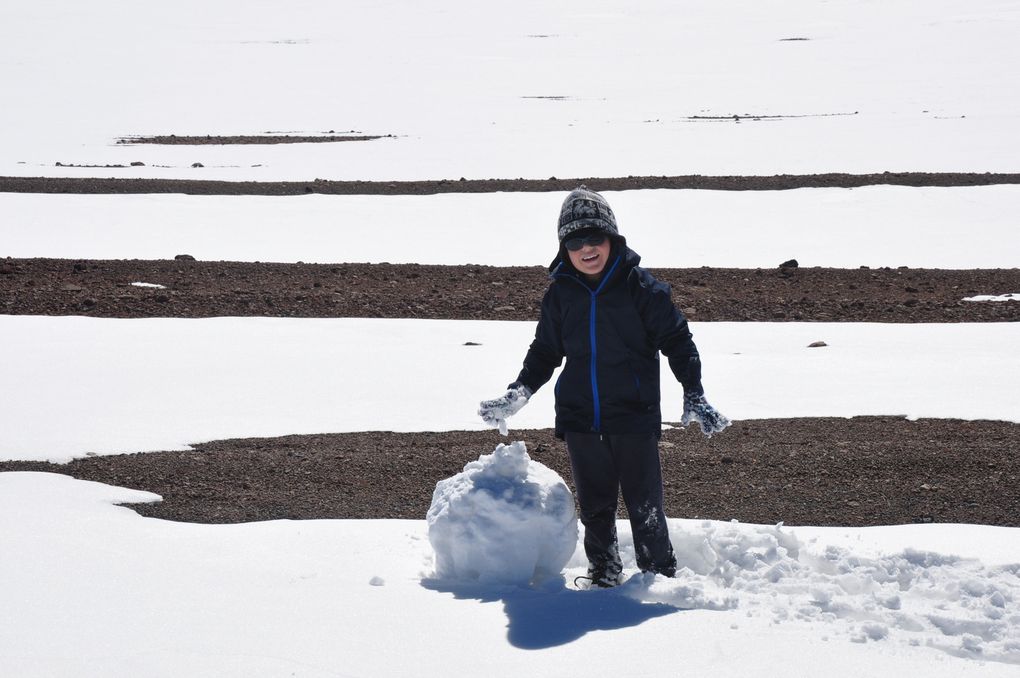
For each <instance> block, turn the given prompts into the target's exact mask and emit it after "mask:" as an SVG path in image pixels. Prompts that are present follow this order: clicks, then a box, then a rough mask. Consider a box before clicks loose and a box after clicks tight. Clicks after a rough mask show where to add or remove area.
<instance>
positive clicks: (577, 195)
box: [556, 184, 620, 243]
mask: <svg viewBox="0 0 1020 678" xmlns="http://www.w3.org/2000/svg"><path fill="white" fill-rule="evenodd" d="M581 230H596V231H605V232H606V233H608V234H609V235H611V236H619V235H620V232H619V231H618V230H617V228H616V215H615V214H613V210H612V209H611V208H610V207H609V203H608V202H606V199H605V198H603V197H602V196H601V195H599V194H598V193H596V192H595V191H593V190H591V189H589V188H588V187H587V186H585V185H583V184H582V185H580V186H578V187H577V188H575V189H574V190H573V191H571V192H570V195H568V196H567V199H566V200H564V201H563V207H561V208H560V223H559V227H558V228H557V231H556V235H557V236H558V237H559V240H560V242H561V243H562V242H563V240H564V239H565V238H566V237H567V236H569V235H570V234H571V233H573V232H575V231H581Z"/></svg>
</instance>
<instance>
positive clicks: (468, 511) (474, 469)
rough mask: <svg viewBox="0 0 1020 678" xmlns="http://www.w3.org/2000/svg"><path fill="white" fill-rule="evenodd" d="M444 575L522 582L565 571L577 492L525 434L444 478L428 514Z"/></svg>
mask: <svg viewBox="0 0 1020 678" xmlns="http://www.w3.org/2000/svg"><path fill="white" fill-rule="evenodd" d="M427 522H428V532H429V541H430V542H431V543H432V548H433V549H434V550H435V558H436V571H435V577H436V578H437V579H442V580H447V581H450V580H452V581H467V582H482V583H486V584H523V585H527V584H528V583H530V582H532V581H542V580H545V579H549V578H551V577H554V576H558V575H559V574H560V572H561V571H562V570H563V567H564V566H565V565H566V564H567V562H568V561H569V560H570V557H571V556H572V555H573V554H574V549H575V547H576V546H577V519H576V517H575V514H574V495H573V494H572V493H571V492H570V489H569V488H567V484H566V483H565V482H564V481H563V478H561V477H560V476H559V474H558V473H556V472H555V471H553V470H552V469H550V468H548V467H547V466H545V465H544V464H542V463H540V462H537V461H534V460H532V459H531V457H529V456H528V451H527V448H526V447H525V445H524V443H523V442H521V441H518V442H515V443H511V444H509V445H503V444H500V445H498V446H497V447H496V449H495V450H493V451H492V453H491V454H483V455H482V456H480V457H479V458H478V460H477V461H472V462H469V463H468V464H467V465H466V466H465V467H464V470H463V471H461V472H460V473H458V474H457V475H455V476H452V477H450V478H447V479H445V480H441V481H440V482H439V483H438V484H437V485H436V490H435V493H434V494H433V495H432V505H431V506H430V507H429V512H428V516H427Z"/></svg>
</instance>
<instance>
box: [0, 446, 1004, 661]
mask: <svg viewBox="0 0 1020 678" xmlns="http://www.w3.org/2000/svg"><path fill="white" fill-rule="evenodd" d="M482 451H488V450H482ZM153 499H155V497H154V495H151V494H147V493H143V492H136V491H132V490H126V489H119V488H114V487H109V486H105V485H99V484H96V483H90V482H85V481H78V480H72V479H70V478H67V477H64V476H59V475H53V474H36V473H5V474H0V516H2V517H0V544H2V545H3V554H4V556H3V558H0V578H2V581H3V582H4V585H3V586H2V587H0V605H2V609H3V611H4V613H3V614H2V615H0V673H2V674H3V675H5V676H19V677H21V676H46V677H47V678H55V677H63V676H67V677H74V678H90V677H96V678H109V677H110V676H125V677H126V676H139V675H145V676H167V677H176V676H184V675H187V676H209V677H212V676H215V677H217V678H224V677H237V678H242V677H243V678H258V677H262V676H264V677H266V678H276V677H278V676H281V675H295V676H304V677H320V676H321V677H323V678H324V677H326V676H407V675H416V676H441V675H483V674H484V675H486V676H508V677H516V676H521V675H542V676H564V677H569V676H577V675H579V674H584V673H588V672H590V671H591V670H593V669H594V668H595V667H597V668H598V671H599V672H601V673H605V675H614V676H634V677H637V676H648V675H663V674H664V673H670V672H674V671H680V672H682V673H684V674H688V675H692V676H720V677H722V676H734V675H740V676H747V677H748V678H758V677H760V678H768V677H771V676H775V675H776V673H777V672H782V673H784V674H787V675H795V676H808V675H825V676H831V677H832V678H857V677H858V676H862V675H863V676H889V677H892V676H915V675H921V674H922V673H923V675H926V676H936V677H939V678H960V677H961V676H981V677H984V678H992V677H998V676H1003V677H1005V676H1015V675H1016V671H1017V667H1016V663H1018V662H1020V624H1018V621H1017V618H1018V616H1020V607H1018V605H1020V578H1018V571H1020V570H1018V567H1020V566H1018V565H1017V564H1016V562H1017V553H1020V530H1015V529H1006V528H994V527H981V526H974V525H921V526H900V527H885V528H866V529H841V528H828V529H819V528H799V527H793V528H787V527H782V528H777V527H774V526H769V527H766V526H755V525H739V524H733V523H718V522H700V521H688V520H671V521H670V531H671V534H672V537H673V541H674V544H675V545H676V547H677V550H678V556H679V558H680V562H681V565H683V566H685V567H687V568H688V569H686V570H683V571H682V575H681V577H679V578H678V579H675V580H665V579H661V578H660V579H657V580H655V581H652V582H646V581H644V580H643V579H642V578H641V577H640V576H638V577H634V578H633V579H631V580H630V581H628V582H627V583H626V584H625V585H624V586H622V587H621V588H619V589H616V590H613V591H606V592H604V591H588V592H585V591H574V590H572V589H571V588H569V587H568V586H565V582H566V583H567V584H569V582H570V581H572V579H573V577H574V576H577V575H579V574H583V572H584V562H583V558H582V556H581V555H580V552H577V553H575V554H574V556H573V557H572V559H571V560H570V562H568V564H567V569H566V570H565V571H564V577H565V580H559V579H552V580H547V581H545V582H544V583H543V584H541V585H539V586H537V587H535V588H528V587H523V586H510V585H502V586H501V585H484V584H469V583H464V582H459V581H453V580H446V581H444V580H437V579H434V578H432V577H431V576H430V574H431V572H432V571H433V567H434V564H433V560H432V549H431V547H430V545H429V540H428V538H427V535H426V528H425V521H424V520H421V521H395V520H390V521H373V520H365V521H354V520H317V521H273V522H266V523H249V524H242V525H219V526H212V525H191V524H183V523H172V522H167V521H161V520H153V519H147V518H142V517H140V516H138V515H137V514H135V513H133V512H132V511H131V510H130V509H127V508H122V507H116V506H113V505H112V504H114V503H119V502H139V501H152V500H153ZM620 532H621V537H622V539H623V543H624V544H629V543H630V539H629V529H628V527H627V525H626V524H625V523H621V524H620ZM623 557H624V561H625V565H626V567H627V574H628V575H632V574H633V573H634V569H633V568H634V561H633V552H632V551H625V552H624V554H623Z"/></svg>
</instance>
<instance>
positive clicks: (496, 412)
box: [478, 385, 534, 435]
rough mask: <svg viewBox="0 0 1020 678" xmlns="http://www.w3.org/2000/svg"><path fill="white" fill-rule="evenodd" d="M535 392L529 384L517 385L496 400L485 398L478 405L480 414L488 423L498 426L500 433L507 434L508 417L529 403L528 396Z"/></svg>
mask: <svg viewBox="0 0 1020 678" xmlns="http://www.w3.org/2000/svg"><path fill="white" fill-rule="evenodd" d="M533 393H534V392H533V391H532V390H531V389H530V388H528V387H527V386H523V385H522V386H515V387H513V388H511V389H510V390H509V391H507V392H506V393H505V394H504V395H503V396H502V397H499V398H496V399H495V400H483V401H482V402H481V403H480V404H479V406H478V414H479V416H481V418H482V421H484V422H485V423H486V424H488V425H489V426H493V427H498V428H499V432H500V433H502V434H503V435H507V433H508V432H509V430H508V429H507V425H506V418H507V417H509V416H512V415H514V414H517V412H518V411H520V409H521V408H522V407H524V406H525V405H527V404H528V398H530V397H531V396H532V395H533Z"/></svg>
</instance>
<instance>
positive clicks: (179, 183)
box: [0, 172, 1020, 195]
mask: <svg viewBox="0 0 1020 678" xmlns="http://www.w3.org/2000/svg"><path fill="white" fill-rule="evenodd" d="M582 183H584V184H587V185H588V186H589V187H590V188H592V189H593V190H596V191H630V190H637V189H645V188H690V189H710V190H716V191H778V190H787V189H793V188H856V187H860V186H875V185H883V184H885V185H892V186H989V185H994V184H1020V174H1018V173H990V172H985V173H983V174H982V173H976V172H943V173H935V172H881V173H876V174H847V173H837V172H832V173H826V174H777V175H774V176H702V175H698V174H694V175H682V176H657V177H655V176H643V177H635V176H628V177H587V178H575V179H558V178H556V177H550V178H548V179H465V178H463V177H461V178H460V179H459V180H457V179H441V180H437V181H327V180H324V179H316V180H315V181H213V180H200V179H124V178H122V179H116V178H106V179H104V178H99V177H84V178H83V177H0V193H184V194H188V195H304V194H307V193H323V194H329V195H433V194H437V193H494V192H497V191H501V192H521V191H525V192H535V191H570V190H572V189H574V188H575V187H577V185H578V184H582Z"/></svg>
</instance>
